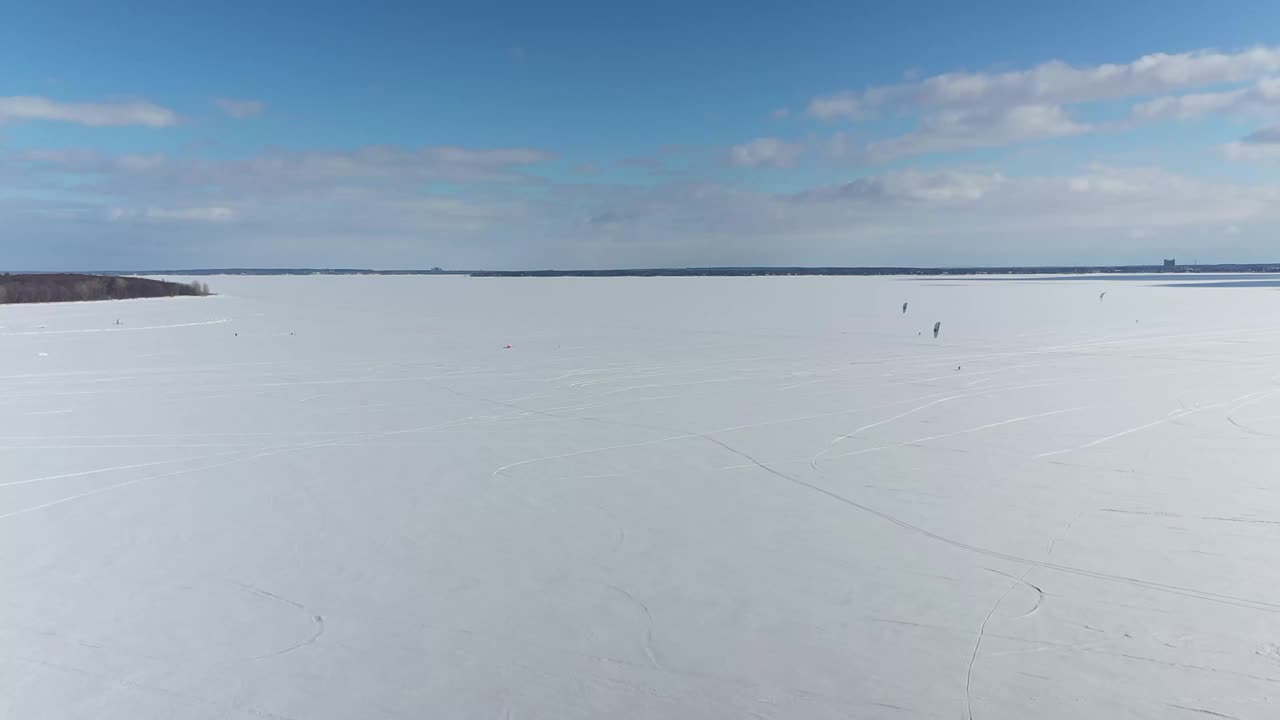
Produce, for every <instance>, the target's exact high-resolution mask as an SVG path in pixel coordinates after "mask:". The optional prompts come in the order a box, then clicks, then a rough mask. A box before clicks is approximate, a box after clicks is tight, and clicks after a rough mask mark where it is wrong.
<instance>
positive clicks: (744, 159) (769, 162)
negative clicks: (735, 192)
mask: <svg viewBox="0 0 1280 720" xmlns="http://www.w3.org/2000/svg"><path fill="white" fill-rule="evenodd" d="M802 152H804V146H803V145H800V144H798V143H789V142H786V141H785V140H780V139H778V138H773V137H764V138H756V139H755V140H752V141H750V142H746V143H742V144H741V145H734V146H733V147H731V148H729V161H730V162H732V163H733V164H734V165H736V166H738V167H791V166H792V165H794V164H795V162H796V158H798V157H799V156H800V154H801V153H802Z"/></svg>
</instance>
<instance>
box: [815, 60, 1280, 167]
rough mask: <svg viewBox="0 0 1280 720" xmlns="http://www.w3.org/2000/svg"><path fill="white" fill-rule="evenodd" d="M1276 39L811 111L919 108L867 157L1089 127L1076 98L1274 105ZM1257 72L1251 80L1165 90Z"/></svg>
mask: <svg viewBox="0 0 1280 720" xmlns="http://www.w3.org/2000/svg"><path fill="white" fill-rule="evenodd" d="M1278 72H1280V47H1256V48H1251V49H1248V50H1242V51H1238V52H1226V53H1224V52H1217V51H1211V50H1199V51H1195V52H1186V53H1176V54H1168V53H1157V54H1153V55H1146V56H1143V57H1141V58H1138V59H1137V60H1134V61H1133V62H1130V63H1121V64H1102V65H1090V66H1073V65H1068V64H1067V63H1064V62H1061V61H1057V60H1054V61H1050V62H1046V63H1042V64H1040V65H1037V66H1035V67H1032V68H1029V69H1026V70H1017V71H1010V72H953V73H945V74H941V75H934V76H931V77H926V78H923V79H919V80H912V81H908V82H903V83H899V84H895V85H884V86H877V87H871V88H868V89H865V90H861V91H843V92H836V93H831V94H827V95H822V96H819V97H815V98H813V99H812V100H811V101H810V103H809V105H808V108H807V113H808V115H809V116H811V117H814V118H817V119H820V120H861V119H865V118H868V117H872V116H875V115H877V114H885V113H893V114H895V115H897V116H906V117H912V116H915V117H918V118H919V120H918V127H917V129H916V130H915V131H913V132H911V133H909V134H906V135H903V136H899V137H895V138H890V139H888V140H883V141H880V142H879V143H875V144H873V145H872V146H870V147H868V148H867V152H866V154H865V157H866V158H868V159H871V160H872V161H883V160H888V159H891V158H894V157H898V156H901V155H910V154H919V153H934V152H948V151H954V150H964V149H969V148H979V147H998V146H1004V145H1011V144H1016V143H1021V142H1027V141H1030V140H1038V139H1045V138H1055V137H1063V136H1067V135H1076V134H1080V133H1084V132H1090V131H1094V130H1098V129H1100V127H1101V126H1088V125H1084V124H1081V123H1079V122H1076V121H1074V120H1072V119H1071V118H1070V117H1069V112H1068V111H1069V109H1070V108H1071V107H1072V106H1076V105H1082V104H1086V103H1094V102H1101V101H1121V100H1124V101H1130V102H1132V101H1133V100H1135V99H1139V98H1143V97H1146V96H1151V95H1167V96H1166V97H1157V98H1156V99H1154V100H1148V101H1144V102H1142V103H1140V104H1138V105H1135V106H1134V107H1133V108H1132V111H1131V118H1132V120H1133V121H1154V120H1169V119H1176V118H1189V117H1196V116H1199V115H1203V114H1206V113H1212V112H1245V111H1260V110H1266V109H1272V108H1275V107H1277V106H1280V80H1277V79H1273V78H1270V77H1268V76H1270V75H1272V74H1275V73H1278ZM1253 80H1257V81H1258V82H1257V83H1256V84H1255V85H1253V86H1251V87H1248V88H1235V89H1230V90H1214V91H1213V92H1203V93H1194V94H1185V95H1169V93H1174V92H1177V91H1181V90H1190V89H1195V88H1211V87H1213V86H1220V85H1232V84H1238V83H1244V82H1248V81H1253Z"/></svg>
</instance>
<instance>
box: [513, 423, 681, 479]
mask: <svg viewBox="0 0 1280 720" xmlns="http://www.w3.org/2000/svg"><path fill="white" fill-rule="evenodd" d="M563 419H569V420H591V419H592V418H563ZM696 437H701V436H700V435H698V434H696V433H686V434H684V435H672V436H671V437H665V438H658V439H656V440H645V441H643V442H636V443H626V444H624V445H609V446H606V447H598V448H588V449H586V450H577V451H575V452H571V453H563V454H561V455H548V456H546V457H536V458H529V459H527V460H521V461H519V462H513V463H511V464H509V465H503V466H502V467H500V468H498V469H497V470H494V471H493V472H492V473H491V474H490V477H492V478H494V479H497V478H499V477H501V476H502V474H503V473H505V472H506V471H508V470H511V469H512V468H517V467H520V466H521V465H529V464H531V463H536V462H545V461H547V460H560V459H562V458H570V457H577V456H579V455H590V454H592V453H598V452H608V451H610V450H624V449H626V448H635V447H644V446H646V445H657V444H659V443H664V442H671V441H672V440H686V439H689V438H696Z"/></svg>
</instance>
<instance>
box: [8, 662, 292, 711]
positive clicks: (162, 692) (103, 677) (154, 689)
mask: <svg viewBox="0 0 1280 720" xmlns="http://www.w3.org/2000/svg"><path fill="white" fill-rule="evenodd" d="M10 659H12V660H15V661H17V662H20V663H24V664H27V665H34V666H36V667H41V668H44V669H46V670H53V671H57V672H61V673H67V674H72V675H79V676H81V677H86V678H92V679H93V680H97V681H98V682H102V683H106V684H108V685H113V686H115V687H116V688H119V689H122V690H129V691H132V692H136V693H145V694H149V695H156V696H160V697H164V698H167V699H169V700H171V701H175V702H177V703H180V704H183V705H186V706H188V707H192V706H195V707H203V708H208V709H211V710H216V711H217V712H218V713H219V714H220V715H222V716H224V717H225V716H226V715H223V714H224V713H229V714H230V715H249V716H251V717H256V718H262V720H298V718H294V717H290V716H288V715H281V714H279V713H273V712H270V711H268V710H263V709H261V708H256V707H249V706H244V705H240V704H238V703H227V702H221V701H218V700H213V699H211V698H207V697H203V696H201V695H192V694H188V693H184V692H179V691H177V690H170V689H169V688H166V687H160V686H158V685H148V684H145V683H140V682H135V681H133V680H129V679H127V678H119V677H114V676H112V675H107V674H105V673H100V672H95V671H93V670H86V669H84V668H79V667H75V666H73V665H62V664H59V663H54V662H49V661H47V660H37V659H35V658H26V657H20V656H10ZM178 716H179V717H181V715H178Z"/></svg>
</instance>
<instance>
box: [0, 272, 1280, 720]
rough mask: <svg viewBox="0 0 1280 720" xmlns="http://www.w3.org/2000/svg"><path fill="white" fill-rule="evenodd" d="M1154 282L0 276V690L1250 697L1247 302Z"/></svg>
mask: <svg viewBox="0 0 1280 720" xmlns="http://www.w3.org/2000/svg"><path fill="white" fill-rule="evenodd" d="M1155 282H1159V281H1157V280H1143V281H1119V282H1117V281H1115V280H1108V281H1105V282H1104V281H1101V280H1090V279H1074V280H1071V281H1061V282H1050V281H1047V280H1045V281H1039V280H1026V281H1007V280H995V279H970V278H941V279H939V278H917V279H899V278H620V279H478V278H477V279H471V278H460V277H418V278H413V277H336V278H335V277H305V278H213V279H211V280H210V284H211V285H213V286H214V289H215V290H216V291H219V292H221V293H222V294H221V295H220V296H217V297H211V298H180V299H164V300H143V301H129V302H115V303H94V304H65V305H46V306H5V307H2V308H0V326H3V327H0V469H2V471H3V472H2V473H0V717H3V718H21V719H22V720H32V719H36V718H56V719H58V720H66V719H71V718H85V719H89V718H92V719H94V720H106V719H110V720H115V719H119V720H139V719H142V718H166V719H168V718H195V719H204V718H209V719H212V718H233V719H236V720H244V719H248V720H252V719H255V718H257V719H263V718H267V719H272V720H281V719H285V718H290V719H294V720H311V719H342V720H346V719H349V718H428V717H430V718H605V717H608V718H655V719H657V718H664V719H665V718H768V719H772V720H782V719H793V718H952V719H955V718H970V717H972V718H983V719H985V718H1037V719H1050V718H1130V717H1132V718H1178V717H1186V718H1189V719H1194V718H1201V719H1202V720H1203V718H1206V717H1211V718H1218V717H1221V718H1241V719H1243V718H1273V717H1276V716H1277V715H1278V714H1280V707H1277V706H1276V703H1275V701H1274V699H1275V698H1276V697H1277V695H1278V694H1280V493H1278V492H1277V491H1278V490H1280V480H1278V479H1277V477H1278V476H1280V473H1278V472H1277V467H1280V324H1278V321H1277V319H1278V318H1280V292H1277V291H1276V290H1274V289H1270V288H1265V287H1263V288H1247V287H1246V288H1236V287H1227V288H1190V287H1158V286H1156V285H1154V284H1153V283H1155ZM1104 291H1105V292H1106V295H1105V296H1102V297H1101V298H1100V297H1099V296H1100V294H1101V293H1102V292H1104ZM903 302H909V303H910V306H909V309H908V312H907V313H906V314H905V315H904V314H903V313H902V311H901V304H902V303H903ZM117 319H119V320H120V325H116V324H115V323H116V320H117ZM935 321H941V322H942V326H941V333H940V336H939V337H938V339H937V340H935V339H933V337H932V327H933V324H934V322H935ZM507 344H510V345H511V346H512V347H511V348H510V349H505V348H504V346H505V345H507Z"/></svg>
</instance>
